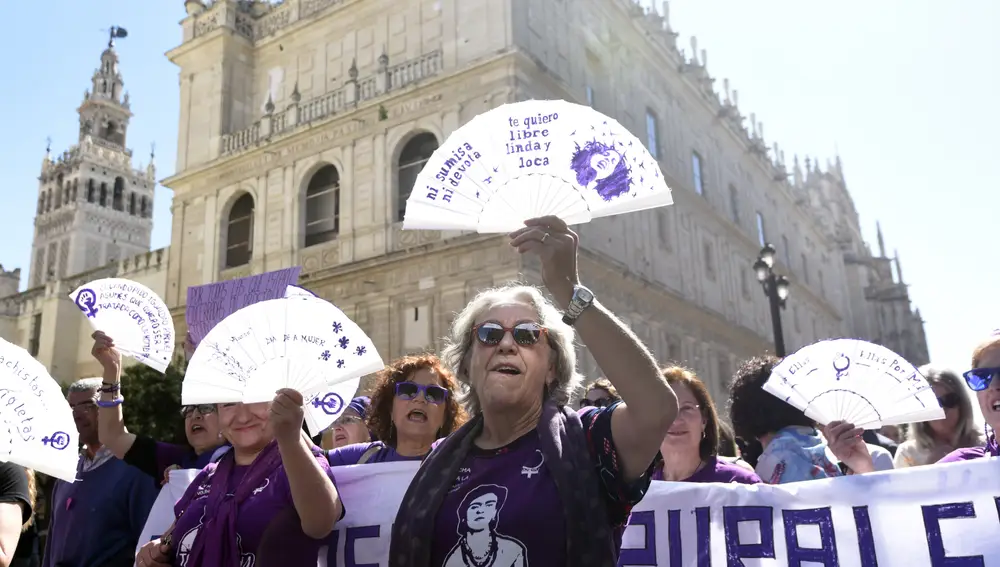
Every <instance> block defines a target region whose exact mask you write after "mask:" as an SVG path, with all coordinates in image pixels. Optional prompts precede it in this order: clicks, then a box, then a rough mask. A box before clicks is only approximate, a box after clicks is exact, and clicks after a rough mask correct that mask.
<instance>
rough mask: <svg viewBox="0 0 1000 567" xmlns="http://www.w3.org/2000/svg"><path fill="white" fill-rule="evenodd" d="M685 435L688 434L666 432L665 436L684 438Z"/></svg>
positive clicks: (685, 432) (684, 432)
mask: <svg viewBox="0 0 1000 567" xmlns="http://www.w3.org/2000/svg"><path fill="white" fill-rule="evenodd" d="M687 434H688V432H687V431H668V432H667V435H669V436H671V437H683V436H685V435H687Z"/></svg>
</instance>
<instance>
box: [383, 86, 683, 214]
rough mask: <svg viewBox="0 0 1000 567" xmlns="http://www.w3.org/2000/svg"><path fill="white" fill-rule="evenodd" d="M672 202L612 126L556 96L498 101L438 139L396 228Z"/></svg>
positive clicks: (647, 161)
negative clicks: (445, 138)
mask: <svg viewBox="0 0 1000 567" xmlns="http://www.w3.org/2000/svg"><path fill="white" fill-rule="evenodd" d="M672 202H673V200H672V199H671V196H670V189H668V188H667V184H666V183H665V182H664V180H663V174H662V172H661V171H660V166H659V165H658V164H657V161H656V159H655V158H654V157H653V156H652V155H650V153H649V151H648V150H647V149H646V148H645V146H643V144H642V142H640V141H639V140H638V139H636V137H635V136H633V135H632V134H631V133H630V132H629V131H628V130H627V129H625V128H624V127H623V126H622V125H621V124H619V123H618V122H616V121H615V120H613V119H611V118H608V117H607V116H605V115H603V114H601V113H599V112H597V111H595V110H593V109H592V108H590V107H587V106H580V105H578V104H572V103H569V102H566V101H562V100H529V101H526V102H519V103H514V104H505V105H503V106H500V107H498V108H495V109H493V110H490V111H488V112H486V113H484V114H481V115H479V116H477V117H476V118H474V119H473V120H472V121H470V122H469V123H468V124H466V125H464V126H462V127H461V128H459V129H458V130H456V131H455V132H454V133H452V134H451V136H449V137H448V139H447V140H445V142H444V144H443V145H442V146H441V147H440V148H438V149H437V151H435V152H434V154H433V155H432V156H431V158H430V159H429V160H428V161H427V163H426V164H425V165H424V167H423V169H422V170H421V172H420V174H419V175H418V176H417V179H416V182H415V183H414V184H413V190H412V192H411V193H410V196H409V198H408V199H407V201H406V212H405V214H404V217H403V228H404V229H425V230H470V231H478V232H481V233H501V232H511V231H514V230H517V229H519V228H521V227H523V226H524V221H525V220H527V219H530V218H537V217H542V216H547V215H554V216H557V217H559V218H561V219H562V220H564V221H565V222H566V223H567V224H571V225H572V224H580V223H584V222H589V221H590V220H591V219H594V218H598V217H604V216H608V215H616V214H621V213H629V212H634V211H640V210H643V209H649V208H652V207H661V206H665V205H669V204H671V203H672Z"/></svg>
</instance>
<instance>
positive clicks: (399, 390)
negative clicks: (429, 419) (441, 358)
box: [396, 382, 448, 405]
mask: <svg viewBox="0 0 1000 567" xmlns="http://www.w3.org/2000/svg"><path fill="white" fill-rule="evenodd" d="M420 394H423V395H424V399H425V400H427V403H429V404H434V405H438V404H443V403H444V401H445V400H447V399H448V390H446V389H445V388H442V387H441V386H435V385H434V384H429V385H427V386H425V385H423V384H417V383H415V382H399V383H397V384H396V397H397V398H399V399H401V400H406V401H410V400H412V399H415V398H416V397H417V396H418V395H420Z"/></svg>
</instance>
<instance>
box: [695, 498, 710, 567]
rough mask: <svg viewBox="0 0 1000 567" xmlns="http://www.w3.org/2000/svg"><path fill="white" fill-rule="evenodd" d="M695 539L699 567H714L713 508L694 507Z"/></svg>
mask: <svg viewBox="0 0 1000 567" xmlns="http://www.w3.org/2000/svg"><path fill="white" fill-rule="evenodd" d="M694 524H695V541H696V542H697V546H698V567H712V509H711V508H709V507H707V506H706V507H704V508H695V509H694Z"/></svg>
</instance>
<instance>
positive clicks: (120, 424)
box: [91, 331, 135, 459]
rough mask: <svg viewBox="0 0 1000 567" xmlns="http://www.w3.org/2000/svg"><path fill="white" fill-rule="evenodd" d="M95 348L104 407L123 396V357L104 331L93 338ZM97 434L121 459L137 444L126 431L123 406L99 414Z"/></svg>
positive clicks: (102, 410) (111, 407)
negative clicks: (99, 364)
mask: <svg viewBox="0 0 1000 567" xmlns="http://www.w3.org/2000/svg"><path fill="white" fill-rule="evenodd" d="M93 337H94V348H93V349H91V354H93V356H94V358H96V359H97V361H98V362H100V363H101V367H102V368H103V369H104V373H103V375H102V376H101V378H102V380H103V381H104V384H103V386H102V387H101V398H100V401H101V403H102V404H105V403H110V402H113V401H115V400H117V399H118V398H119V396H121V376H122V355H121V353H120V352H118V349H116V348H115V342H114V341H113V340H112V339H111V337H109V336H107V335H105V334H104V333H102V332H101V331H97V332H95V333H94V335H93ZM97 435H98V437H99V438H100V440H101V444H102V445H104V446H105V447H107V448H108V450H110V451H111V452H112V453H113V454H114V456H116V457H118V458H119V459H124V458H125V453H128V450H129V449H131V448H132V444H133V443H135V434H133V433H129V432H128V430H127V429H125V418H124V417H123V416H122V406H121V404H115V405H113V406H108V407H104V406H102V407H101V408H100V409H99V410H98V414H97Z"/></svg>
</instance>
